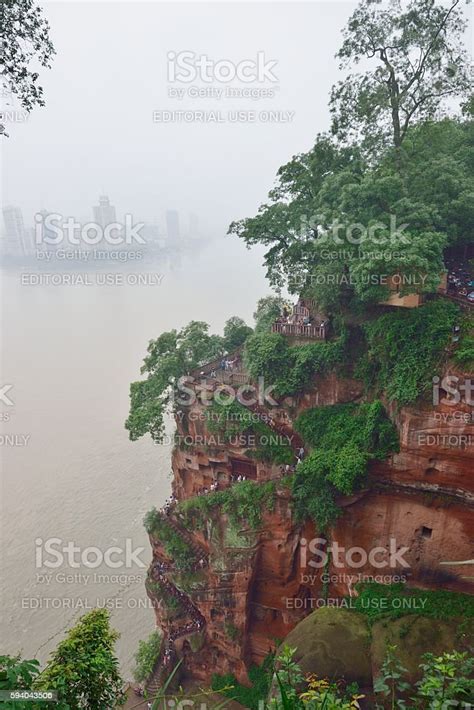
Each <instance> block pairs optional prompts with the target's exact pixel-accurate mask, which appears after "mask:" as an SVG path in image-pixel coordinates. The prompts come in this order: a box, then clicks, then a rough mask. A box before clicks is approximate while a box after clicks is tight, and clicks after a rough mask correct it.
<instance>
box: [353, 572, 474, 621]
mask: <svg viewBox="0 0 474 710" xmlns="http://www.w3.org/2000/svg"><path fill="white" fill-rule="evenodd" d="M357 591H358V596H357V597H353V598H352V602H353V604H354V608H355V609H356V610H357V611H360V612H362V613H363V614H365V615H366V616H367V617H368V618H369V621H371V622H373V621H376V620H377V619H379V618H382V617H389V618H392V619H398V618H399V617H401V616H406V615H407V614H419V613H420V609H422V610H423V616H431V617H433V618H435V619H450V618H453V617H457V618H466V619H471V618H474V598H473V597H472V596H470V595H469V594H461V593H458V592H449V591H446V590H444V589H439V590H432V589H415V588H412V587H410V588H409V587H406V586H405V585H404V584H402V583H400V584H378V583H376V582H370V583H363V584H359V585H357ZM403 601H406V603H403Z"/></svg>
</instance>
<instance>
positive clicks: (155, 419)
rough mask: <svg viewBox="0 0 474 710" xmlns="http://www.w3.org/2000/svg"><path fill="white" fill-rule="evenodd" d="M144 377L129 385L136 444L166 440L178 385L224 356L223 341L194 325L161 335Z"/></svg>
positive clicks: (204, 327) (151, 351)
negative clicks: (144, 439)
mask: <svg viewBox="0 0 474 710" xmlns="http://www.w3.org/2000/svg"><path fill="white" fill-rule="evenodd" d="M147 351H148V355H147V356H146V357H145V360H144V362H143V366H142V368H141V373H142V374H146V375H147V377H146V379H144V380H139V381H137V382H132V384H131V385H130V413H129V416H128V419H127V421H126V422H125V428H126V429H128V432H129V436H130V439H131V440H132V441H136V440H137V439H139V438H140V437H141V436H143V435H144V434H146V433H149V434H150V435H151V437H152V439H154V440H155V441H159V440H160V438H161V437H162V436H163V427H164V423H163V421H164V420H163V417H164V413H165V411H166V408H167V406H168V405H169V404H170V403H171V400H172V395H173V392H174V391H175V388H176V386H177V381H178V379H179V378H180V377H182V376H183V375H186V374H187V373H189V372H190V371H191V370H192V369H194V368H196V367H199V366H200V365H203V364H204V363H206V362H208V361H209V360H213V359H214V358H216V357H220V356H221V355H222V354H223V353H224V352H225V347H224V343H223V339H222V337H221V336H219V335H211V334H209V325H208V324H207V323H203V322H202V321H191V322H190V323H189V324H188V325H187V326H185V327H184V328H182V329H181V330H180V331H177V330H171V331H168V332H166V333H162V334H161V335H160V336H159V337H158V338H156V340H151V341H150V342H149V344H148V348H147Z"/></svg>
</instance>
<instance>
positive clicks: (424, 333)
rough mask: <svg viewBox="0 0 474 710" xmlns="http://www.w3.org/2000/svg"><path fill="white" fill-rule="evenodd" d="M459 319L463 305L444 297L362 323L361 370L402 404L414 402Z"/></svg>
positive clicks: (372, 383)
mask: <svg viewBox="0 0 474 710" xmlns="http://www.w3.org/2000/svg"><path fill="white" fill-rule="evenodd" d="M458 320H459V308H458V307H457V306H455V305H454V304H453V303H450V302H448V301H444V300H435V301H430V302H429V303H427V304H425V305H424V306H422V307H421V308H413V309H395V310H393V311H390V312H389V313H384V315H382V316H380V317H379V318H377V319H376V320H374V321H371V322H369V323H366V324H365V326H364V329H365V334H366V337H367V352H366V353H365V354H364V355H363V356H362V358H361V360H360V361H359V363H358V365H357V369H356V372H357V374H358V375H359V376H361V377H362V378H363V379H364V380H365V383H366V385H367V387H370V388H374V389H375V390H376V391H377V392H382V391H383V392H385V393H386V395H387V397H388V399H389V401H396V402H397V403H398V405H399V406H403V405H406V404H409V403H410V402H414V401H415V400H416V399H417V398H418V397H420V396H421V395H422V394H423V393H424V392H426V391H427V390H428V388H429V387H431V378H432V376H433V372H436V369H437V368H438V369H439V368H440V367H441V361H442V358H443V357H445V355H446V352H445V351H446V347H447V345H448V344H449V342H450V338H451V334H452V328H453V326H454V324H455V323H456V322H457V321H458Z"/></svg>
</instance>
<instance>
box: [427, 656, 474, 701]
mask: <svg viewBox="0 0 474 710" xmlns="http://www.w3.org/2000/svg"><path fill="white" fill-rule="evenodd" d="M423 659H424V663H422V664H421V666H420V668H421V669H422V670H423V678H422V679H421V680H420V682H419V683H417V697H419V698H423V700H424V702H425V704H426V705H427V706H428V707H430V708H433V710H442V708H444V707H446V706H449V705H450V704H451V705H453V704H455V703H456V701H458V702H464V703H466V704H468V703H472V702H473V701H474V678H473V671H474V658H472V657H471V658H469V657H468V655H467V653H459V652H458V651H453V652H452V653H448V652H447V653H443V654H442V655H441V656H434V654H432V653H427V654H425V655H424V657H423Z"/></svg>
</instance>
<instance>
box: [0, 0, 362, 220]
mask: <svg viewBox="0 0 474 710" xmlns="http://www.w3.org/2000/svg"><path fill="white" fill-rule="evenodd" d="M42 4H43V6H44V8H45V14H46V16H47V17H48V19H49V21H50V24H51V29H52V38H53V41H54V44H55V47H56V50H57V55H56V57H55V59H54V63H53V67H52V69H51V70H49V71H48V70H43V71H42V73H41V83H42V84H43V86H44V89H45V98H46V107H45V108H39V109H35V110H34V111H33V113H32V114H31V116H30V117H29V119H28V122H27V123H25V124H21V123H15V124H9V125H8V131H9V133H10V138H9V139H8V140H6V141H3V143H4V169H5V173H4V201H5V202H6V203H13V204H18V205H20V206H21V207H22V209H23V211H24V218H25V222H26V223H30V222H31V219H32V215H33V213H34V212H35V211H37V210H38V209H41V208H45V209H48V210H50V211H58V212H62V213H64V214H75V215H77V216H85V217H89V218H90V217H91V214H90V209H91V207H90V206H91V205H92V204H95V203H96V202H97V198H98V195H99V193H101V192H102V191H103V192H105V193H106V194H108V195H109V196H110V198H111V201H112V202H113V203H114V204H115V205H116V207H117V210H118V212H119V214H121V213H124V212H131V213H132V214H133V215H134V216H135V215H136V217H137V218H152V217H153V216H154V215H157V216H160V215H161V214H162V213H163V210H165V209H171V208H176V209H178V210H180V211H188V210H191V211H194V212H196V213H197V214H198V215H199V216H200V221H201V224H202V225H207V226H208V227H209V228H210V229H212V231H223V230H225V229H226V228H227V225H228V223H229V221H230V220H232V219H234V218H239V217H244V216H250V215H251V214H253V213H254V211H255V209H256V208H257V207H258V205H259V204H260V203H261V201H263V200H264V199H265V197H266V194H267V192H268V189H269V188H270V187H271V186H272V183H273V179H274V176H275V173H276V170H277V169H278V167H279V166H280V165H281V164H282V163H284V162H286V161H287V160H288V159H289V158H290V157H291V156H292V155H293V154H295V153H297V152H300V151H305V150H308V149H309V148H310V147H311V145H312V143H313V140H314V138H315V136H316V134H317V133H318V132H319V131H322V130H325V129H327V127H328V123H329V114H328V109H327V99H328V92H329V90H330V87H331V85H332V83H333V82H334V81H335V80H336V78H337V76H338V68H337V60H336V59H335V58H334V54H335V51H336V49H337V47H338V45H339V43H340V30H341V28H342V27H343V25H344V24H345V22H346V20H347V18H348V17H349V15H350V13H351V12H352V9H353V7H354V6H355V3H346V2H334V0H331V2H313V3H309V2H306V3H297V2H291V3H290V2H288V3H286V2H280V3H272V4H271V5H270V4H269V3H251V4H250V3H245V2H240V3H226V2H223V3H201V2H194V3H181V2H175V3H166V2H146V3H141V2H123V3H116V2H105V3H101V2H81V3H76V2H67V3H66V2H61V3H55V2H53V3H49V2H48V3H42ZM186 50H187V51H191V52H195V54H196V55H203V54H205V55H207V56H208V57H209V58H210V59H212V60H214V61H215V62H217V61H220V60H231V61H233V62H234V63H235V62H241V61H242V60H255V59H256V57H257V53H258V52H261V53H262V52H263V53H264V57H265V61H272V60H273V61H275V60H276V62H277V63H276V65H273V67H272V71H273V73H274V75H275V76H276V78H277V80H278V81H277V82H269V81H267V82H265V83H263V84H257V83H251V84H245V83H242V82H239V81H238V80H236V81H234V82H232V84H231V85H232V86H234V87H237V88H245V87H248V86H252V87H256V86H258V87H259V88H266V89H269V88H270V89H275V97H274V98H268V99H260V100H252V99H245V98H241V99H238V100H232V101H229V100H225V99H223V98H222V99H220V100H217V99H209V98H200V99H198V98H191V97H187V98H184V99H182V100H179V99H176V98H169V96H168V93H167V92H168V89H169V88H170V87H178V88H185V89H188V88H189V87H190V86H210V87H211V88H225V86H226V84H224V83H219V82H218V81H213V82H211V83H210V84H205V83H203V82H202V81H199V80H196V81H191V82H189V83H182V82H181V83H175V84H170V83H169V82H168V78H167V54H168V52H180V51H186ZM275 87H276V88H275ZM180 109H181V110H184V109H186V110H203V111H211V110H214V111H220V112H221V113H222V114H224V117H226V114H227V112H228V111H229V110H230V109H234V110H239V111H240V110H241V111H251V110H255V111H257V113H258V112H260V111H262V110H271V111H280V112H287V111H289V112H294V115H293V117H292V120H291V121H290V122H277V123H273V124H269V123H266V122H262V121H260V120H259V121H257V122H253V123H246V122H238V123H230V122H228V121H226V122H224V123H213V122H208V123H197V122H195V123H176V122H175V123H167V124H165V123H156V122H153V120H152V119H153V111H157V110H180Z"/></svg>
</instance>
